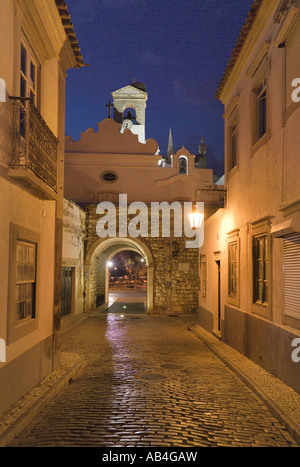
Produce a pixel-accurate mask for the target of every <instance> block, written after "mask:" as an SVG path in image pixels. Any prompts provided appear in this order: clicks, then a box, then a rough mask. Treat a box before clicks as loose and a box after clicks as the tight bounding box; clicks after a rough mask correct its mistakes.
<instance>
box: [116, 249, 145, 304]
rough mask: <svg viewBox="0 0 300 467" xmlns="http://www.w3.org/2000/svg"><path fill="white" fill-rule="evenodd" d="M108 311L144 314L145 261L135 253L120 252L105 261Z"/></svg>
mask: <svg viewBox="0 0 300 467" xmlns="http://www.w3.org/2000/svg"><path fill="white" fill-rule="evenodd" d="M107 269H108V303H109V311H110V312H113V311H118V312H123V313H124V312H129V313H145V312H146V310H147V261H146V259H145V258H144V257H143V256H142V255H141V254H140V253H138V252H137V251H133V250H122V251H119V252H118V253H117V254H115V255H114V256H113V257H111V258H110V259H109V260H108V261H107Z"/></svg>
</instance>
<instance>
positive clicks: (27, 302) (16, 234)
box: [8, 224, 40, 342]
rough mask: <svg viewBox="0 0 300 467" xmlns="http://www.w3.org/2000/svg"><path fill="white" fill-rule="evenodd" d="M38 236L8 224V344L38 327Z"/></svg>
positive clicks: (25, 229)
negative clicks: (9, 233) (9, 236)
mask: <svg viewBox="0 0 300 467" xmlns="http://www.w3.org/2000/svg"><path fill="white" fill-rule="evenodd" d="M39 242H40V235H39V234H38V233H37V232H34V231H31V230H29V229H27V228H25V227H22V226H19V225H16V224H11V238H10V266H11V267H10V273H9V307H8V342H14V341H15V340H17V339H20V338H22V337H24V336H25V335H26V334H28V333H30V332H32V331H34V330H35V329H37V326H38V254H39V253H38V252H39Z"/></svg>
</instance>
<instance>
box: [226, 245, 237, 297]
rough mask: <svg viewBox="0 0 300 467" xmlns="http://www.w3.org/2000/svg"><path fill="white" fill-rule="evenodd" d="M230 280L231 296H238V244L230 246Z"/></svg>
mask: <svg viewBox="0 0 300 467" xmlns="http://www.w3.org/2000/svg"><path fill="white" fill-rule="evenodd" d="M228 279H229V284H228V286H229V287H228V288H229V296H230V297H233V298H236V297H237V296H238V248H237V242H234V243H230V244H229V245H228Z"/></svg>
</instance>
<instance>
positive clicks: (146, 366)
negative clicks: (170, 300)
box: [12, 315, 297, 447]
mask: <svg viewBox="0 0 300 467" xmlns="http://www.w3.org/2000/svg"><path fill="white" fill-rule="evenodd" d="M134 318H135V319H132V317H130V316H129V315H125V316H124V318H121V317H119V316H118V315H107V316H106V315H99V316H97V317H94V318H89V319H86V320H85V321H83V322H81V323H80V324H78V325H77V326H76V327H75V328H73V329H70V330H69V331H68V332H65V333H62V334H61V337H60V339H61V349H62V350H64V351H69V352H76V353H78V354H80V355H81V356H83V357H84V358H85V360H86V363H87V365H86V367H85V370H84V371H83V372H82V374H81V375H80V376H79V377H78V378H76V379H75V380H74V381H73V382H71V383H70V384H69V385H68V387H67V388H65V389H64V390H63V391H62V392H61V393H59V395H58V396H57V397H56V398H55V399H54V400H53V401H52V402H51V403H50V404H49V405H48V407H47V408H46V409H44V410H43V411H42V412H41V413H40V415H39V416H38V417H37V418H36V420H34V423H32V425H31V426H30V427H29V428H28V429H27V430H26V432H24V433H22V434H21V435H19V436H18V438H16V439H15V440H14V442H13V443H12V446H39V447H42V446H98V447H143V446H145V447H146V446H148V447H152V446H155V447H172V446H175V447H183V446H186V447H206V446H212V447H221V446H228V447H249V446H251V447H255V446H257V447H261V446H271V447H289V446H297V444H296V442H295V441H294V440H293V438H292V437H291V435H290V434H289V433H288V431H287V430H286V429H285V428H284V427H283V426H282V425H281V424H280V423H279V422H278V421H277V419H276V418H275V417H274V416H273V415H272V414H271V413H270V412H269V411H268V409H267V408H266V406H265V405H264V404H263V403H262V402H261V400H260V399H259V398H258V397H257V396H256V395H254V394H253V393H252V392H251V391H250V390H249V389H248V388H247V386H246V385H244V384H243V383H242V382H241V381H240V380H239V379H238V378H237V377H236V376H235V375H234V374H233V373H232V372H231V371H230V369H229V368H228V367H226V366H225V365H224V364H223V363H222V362H221V361H220V360H218V359H217V357H215V356H214V355H213V354H212V353H211V352H210V351H209V350H208V349H207V348H206V347H205V346H204V345H203V344H202V342H200V341H199V339H197V337H195V335H194V334H192V333H191V332H189V331H188V330H187V329H186V328H185V327H184V326H183V324H182V323H180V322H178V321H177V320H176V318H170V317H150V316H146V315H144V316H139V317H138V316H135V317H134Z"/></svg>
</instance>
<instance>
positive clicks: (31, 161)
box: [9, 97, 58, 192]
mask: <svg viewBox="0 0 300 467" xmlns="http://www.w3.org/2000/svg"><path fill="white" fill-rule="evenodd" d="M10 104H11V113H10V116H11V150H10V158H9V166H10V167H11V168H26V169H29V170H31V171H32V172H33V173H34V174H35V175H36V176H37V177H39V178H40V179H41V180H42V181H43V182H44V183H46V184H47V185H49V186H50V187H51V188H52V189H53V190H54V191H55V192H57V154H58V152H57V150H58V139H57V138H56V136H55V135H54V134H53V133H52V131H51V130H50V128H49V127H48V125H47V124H46V122H45V121H44V119H43V117H42V116H41V114H40V113H39V111H38V110H37V108H36V107H35V106H34V104H33V103H32V101H31V100H30V99H29V98H20V97H11V98H10Z"/></svg>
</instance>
